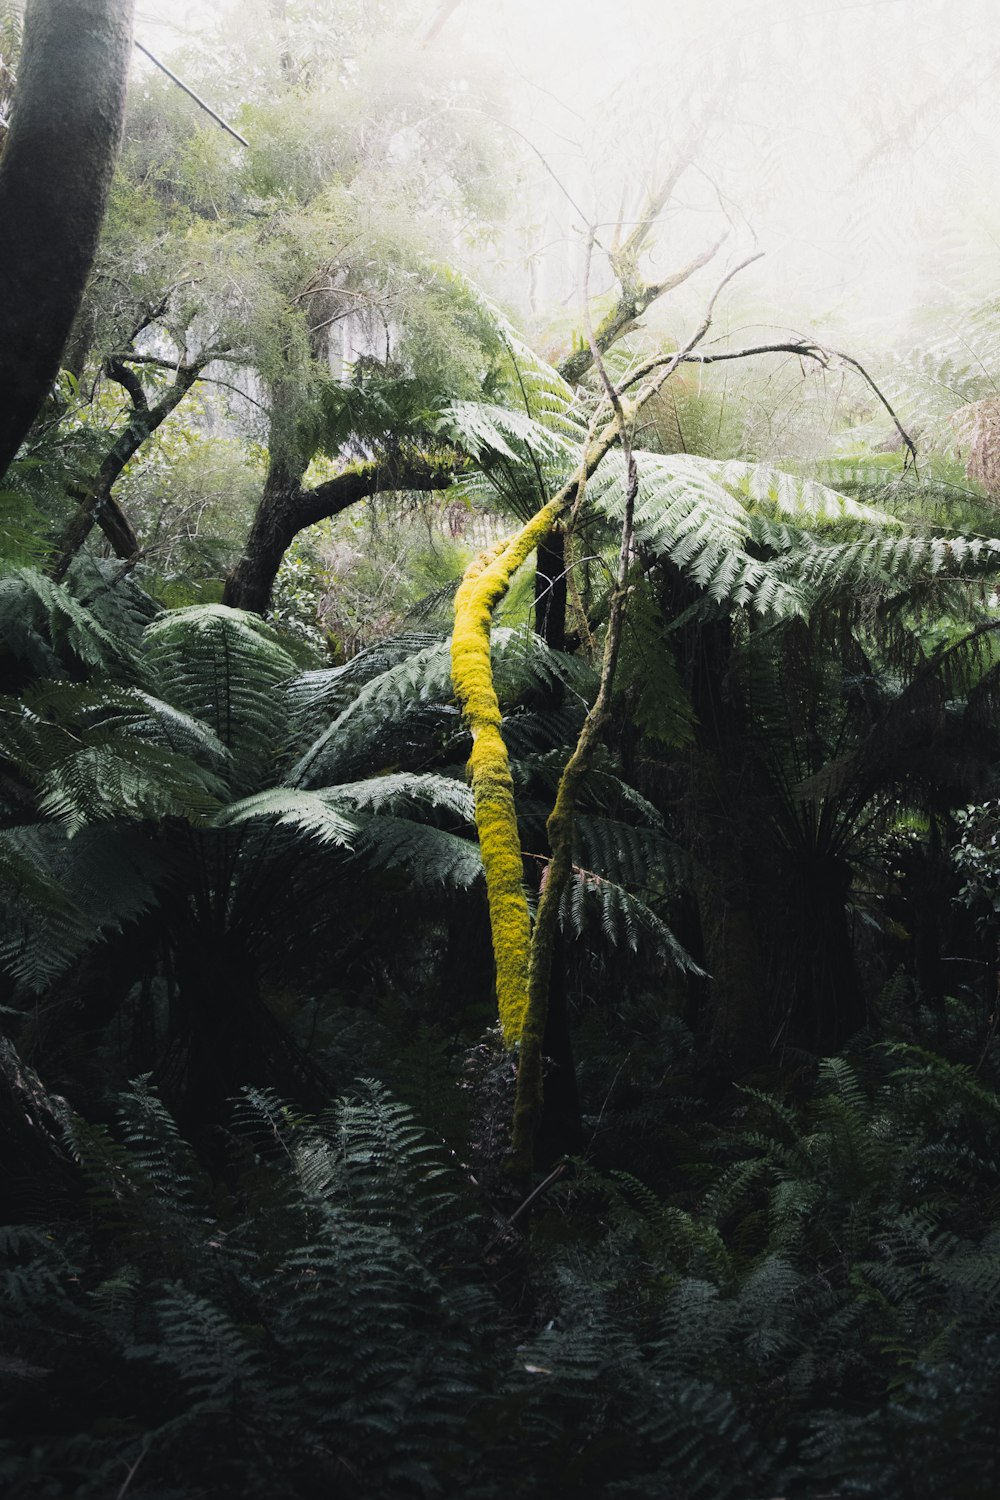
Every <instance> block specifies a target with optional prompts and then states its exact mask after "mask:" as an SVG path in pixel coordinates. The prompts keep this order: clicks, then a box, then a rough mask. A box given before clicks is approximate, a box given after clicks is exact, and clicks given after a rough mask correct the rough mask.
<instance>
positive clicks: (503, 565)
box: [451, 491, 567, 1047]
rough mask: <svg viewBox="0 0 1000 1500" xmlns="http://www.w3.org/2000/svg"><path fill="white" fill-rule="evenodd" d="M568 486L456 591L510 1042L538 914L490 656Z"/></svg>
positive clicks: (455, 664)
mask: <svg viewBox="0 0 1000 1500" xmlns="http://www.w3.org/2000/svg"><path fill="white" fill-rule="evenodd" d="M566 503H567V497H566V494H565V492H563V491H561V492H560V494H559V495H557V496H556V497H555V498H554V499H552V500H550V501H549V502H548V504H547V505H544V506H543V507H542V509H541V510H540V511H538V512H537V514H536V515H534V516H532V518H531V520H530V521H528V522H526V524H525V525H524V526H522V527H521V529H520V531H518V532H516V533H515V534H514V536H512V537H510V538H508V539H507V540H506V541H503V542H500V543H498V545H497V546H496V547H494V548H492V549H491V550H490V551H488V552H484V553H483V554H482V555H481V556H480V557H478V558H477V559H476V560H475V562H474V563H472V564H471V565H470V567H469V568H468V569H467V570H466V574H465V577H464V578H463V580H462V584H461V587H460V588H459V590H458V594H457V595H456V598H455V628H454V633H453V635H452V642H451V675H452V681H453V683H454V685H455V693H456V695H457V697H458V700H459V702H460V704H461V706H462V711H463V713H464V715H465V719H466V722H467V724H468V726H469V728H470V730H471V731H472V754H471V756H470V757H469V775H470V779H471V782H472V793H473V797H474V799H475V809H476V828H477V831H478V833H479V848H480V852H481V854H482V859H483V869H484V871H485V873H486V891H487V897H488V900H489V907H490V926H491V928H492V932H493V951H494V955H495V958H496V970H497V978H496V985H497V1005H498V1008H499V1011H500V1026H501V1030H502V1032H503V1038H504V1041H505V1043H506V1044H507V1046H508V1047H512V1046H514V1044H515V1043H516V1042H518V1041H519V1040H520V1038H521V1033H522V1031H523V1029H524V1021H525V1015H526V1012H527V1006H528V962H529V955H530V948H531V918H530V915H529V912H528V899H527V895H526V893H525V888H524V867H523V861H522V858H521V842H520V838H519V836H518V831H517V811H516V809H515V806H514V783H513V780H512V778H511V773H510V759H509V757H508V754H507V746H506V745H505V744H504V740H503V735H502V734H501V732H500V719H501V716H500V703H499V700H498V698H497V694H496V688H495V687H494V683H493V668H492V663H491V660H490V626H491V623H492V619H493V611H494V610H495V609H496V607H497V605H498V604H499V602H500V600H501V599H502V598H503V596H504V594H505V593H506V592H507V589H508V588H509V586H510V582H511V579H512V578H513V576H514V574H515V573H516V572H517V570H518V568H519V567H520V566H521V564H522V563H523V562H525V561H526V560H527V558H528V557H529V556H530V554H531V553H532V552H533V551H534V550H535V548H536V547H537V545H538V543H539V541H541V539H542V538H543V537H544V536H545V535H546V534H547V533H548V532H549V531H550V530H551V529H552V527H553V526H554V525H555V524H556V522H557V521H558V519H559V517H560V515H561V514H562V512H563V511H564V509H565V508H566Z"/></svg>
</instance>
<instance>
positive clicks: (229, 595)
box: [223, 453, 461, 615]
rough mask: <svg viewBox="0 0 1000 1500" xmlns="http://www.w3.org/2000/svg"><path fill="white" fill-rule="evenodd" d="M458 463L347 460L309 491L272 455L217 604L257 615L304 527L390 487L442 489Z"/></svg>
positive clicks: (416, 456)
mask: <svg viewBox="0 0 1000 1500" xmlns="http://www.w3.org/2000/svg"><path fill="white" fill-rule="evenodd" d="M460 467H461V461H460V460H456V458H455V457H454V456H452V455H446V456H444V457H441V458H438V457H432V456H428V455H426V454H422V453H413V454H408V455H405V456H404V455H400V456H398V457H396V458H393V459H388V458H380V459H368V460H366V461H365V462H363V463H356V464H352V465H351V466H350V467H349V468H347V469H345V470H344V471H343V473H341V474H336V475H334V477H333V479H328V480H326V481H325V482H324V483H323V484H318V485H316V487H315V488H314V489H303V488H302V487H301V483H300V479H301V475H300V474H297V473H296V472H295V470H294V469H293V468H290V467H289V465H288V464H287V463H286V462H284V461H283V460H282V459H280V458H274V459H273V460H272V462H271V465H270V467H269V469H268V473H267V478H266V480H265V481H264V493H263V495H262V496H261V501H260V504H259V506H258V507H257V514H256V515H255V516H254V520H253V525H252V526H251V527H250V534H249V536H248V537H247V540H246V545H245V547H244V549H243V556H242V557H241V558H240V560H239V562H238V563H237V564H236V566H235V568H234V569H233V571H232V572H231V573H230V575H229V577H228V578H227V579H226V588H225V592H224V594H223V603H224V604H228V605H231V606H232V608H233V609H247V610H251V611H252V612H253V613H255V614H259V615H262V614H264V613H265V611H266V610H267V608H268V606H269V605H270V603H271V591H272V589H273V588H274V580H275V578H276V577H277V575H278V569H279V568H280V567H281V559H282V558H283V557H284V555H285V553H286V551H287V550H288V548H289V546H290V545H291V543H292V541H293V540H294V539H295V537H296V536H298V534H299V532H300V531H304V530H305V529H306V527H307V526H315V525H316V523H317V522H318V521H324V520H326V519H327V518H328V517H330V516H336V515H339V513H340V512H341V511H342V510H347V508H348V507H349V506H351V505H356V504H357V503H358V501H359V500H366V499H368V498H369V496H371V495H377V494H380V493H383V492H385V491H392V490H444V489H447V488H448V486H449V485H450V484H452V483H453V482H454V479H455V475H456V472H457V471H458V470H459V468H460Z"/></svg>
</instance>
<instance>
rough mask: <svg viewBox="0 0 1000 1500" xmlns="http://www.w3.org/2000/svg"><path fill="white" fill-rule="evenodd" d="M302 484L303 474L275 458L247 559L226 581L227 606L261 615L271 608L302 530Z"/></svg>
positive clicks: (248, 541) (246, 548) (249, 540)
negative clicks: (276, 585)
mask: <svg viewBox="0 0 1000 1500" xmlns="http://www.w3.org/2000/svg"><path fill="white" fill-rule="evenodd" d="M301 480H302V475H301V473H294V472H290V471H289V469H288V467H287V465H285V464H284V463H282V462H281V461H280V460H277V459H273V458H272V460H271V462H270V464H269V465H268V470H267V476H266V478H265V480H264V492H263V494H262V495H261V499H260V504H259V505H258V507H257V514H256V515H255V516H254V518H253V524H252V526H251V527H250V531H249V534H248V536H247V539H246V544H245V546H244V548H243V556H242V557H241V558H240V560H239V562H238V563H237V564H236V566H235V568H234V569H233V571H232V572H231V573H230V575H229V577H228V578H227V579H226V587H225V592H224V593H223V596H222V602H223V603H224V604H229V605H231V606H232V607H233V608H234V609H248V610H252V611H253V613H255V614H258V615H262V614H264V612H265V610H266V609H267V608H268V606H269V605H270V603H271V591H272V590H273V588H274V580H275V578H277V576H278V569H279V568H280V567H281V559H282V558H283V557H284V555H285V553H286V552H287V550H288V548H289V547H290V546H291V544H292V542H293V541H294V539H295V537H296V535H297V534H298V532H299V531H301V530H302V524H303V523H301V522H300V521H299V520H298V516H299V513H300V511H301V509H302V507H301V503H300V497H301V496H302V494H303V490H302V485H301Z"/></svg>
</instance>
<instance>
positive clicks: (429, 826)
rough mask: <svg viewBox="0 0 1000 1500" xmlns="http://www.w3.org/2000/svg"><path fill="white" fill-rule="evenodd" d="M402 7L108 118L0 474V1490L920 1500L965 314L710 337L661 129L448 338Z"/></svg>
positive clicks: (959, 1372)
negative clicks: (98, 186) (892, 332)
mask: <svg viewBox="0 0 1000 1500" xmlns="http://www.w3.org/2000/svg"><path fill="white" fill-rule="evenodd" d="M454 9H455V7H454V6H453V5H450V4H445V5H443V6H439V7H429V8H428V7H423V6H421V5H419V4H416V3H414V4H413V5H392V4H382V3H376V0H365V3H362V0H357V3H347V0H340V3H329V4H326V3H322V4H321V3H319V0H317V3H315V4H313V5H311V6H304V7H297V6H295V5H292V4H289V5H287V6H286V5H283V4H281V3H274V0H266V3H265V0H261V3H260V4H259V5H256V4H253V3H250V0H248V3H247V4H246V5H244V6H241V7H240V14H239V15H238V16H237V17H235V18H234V19H233V21H232V23H231V25H230V26H229V28H228V30H227V29H226V28H222V29H220V30H219V32H218V34H217V35H216V36H215V38H214V41H213V45H212V47H211V49H207V48H206V49H202V50H196V49H195V50H192V51H191V52H189V53H188V54H187V55H186V56H184V57H183V58H182V60H181V61H182V64H183V67H184V70H185V77H186V78H188V79H190V81H191V83H192V84H193V85H194V86H196V87H197V88H198V89H199V90H200V91H201V92H202V93H204V94H205V95H206V97H209V98H210V99H211V100H212V102H213V104H214V106H215V107H216V108H217V109H218V110H219V111H221V112H222V113H223V114H224V115H225V116H226V118H227V119H228V120H229V121H231V122H232V126H233V128H237V129H238V131H239V133H240V135H241V136H242V137H245V142H244V143H243V144H240V143H239V142H238V141H234V139H233V137H232V135H231V134H228V135H227V133H226V132H225V130H223V129H222V128H221V127H220V126H218V125H217V124H216V123H215V122H213V121H210V120H207V119H206V118H205V117H204V116H201V115H199V113H198V112H197V109H196V108H195V106H194V105H193V104H192V101H191V100H190V99H189V98H188V97H187V96H185V95H184V94H182V93H180V92H179V91H178V90H177V89H176V87H175V86H174V85H173V84H172V83H171V82H170V81H169V80H167V79H165V78H157V77H154V76H153V75H152V74H151V73H144V74H141V75H139V81H138V82H136V79H135V78H134V79H133V85H132V93H131V98H130V104H129V113H128V117H127V120H126V127H125V139H124V144H123V147H122V152H121V156H120V160H119V163H118V170H117V176H116V179H115V182H114V184H113V187H112V190H111V198H110V205H109V208H108V212H107V216H106V218H105V221H104V226H103V237H102V239H101V243H100V246H99V247H98V251H97V256H96V260H95V263H94V267H93V270H92V272H91V275H90V279H89V282H88V286H87V290H86V294H85V295H84V298H83V301H82V304H81V306H80V308H79V311H78V313H77V316H76V321H75V325H74V329H73V332H72V335H71V337H70V339H69V342H68V344H67V345H66V347H65V349H64V352H63V357H62V370H61V374H60V376H59V380H58V383H57V384H56V385H55V386H54V387H52V388H51V389H49V390H48V392H47V394H46V397H45V400H44V404H43V405H42V407H41V409H40V410H39V411H38V412H37V415H36V419H35V421H34V424H33V426H32V427H31V430H30V432H29V433H28V435H27V438H26V440H25V441H24V443H23V444H22V445H21V447H20V449H19V450H18V453H17V456H16V457H15V458H14V460H13V462H12V463H11V464H10V466H9V467H8V468H7V470H6V473H5V475H3V476H0V485H2V493H0V506H2V508H0V552H2V573H0V643H2V644H0V884H2V888H3V914H2V918H0V1329H2V1341H0V1410H2V1412H3V1423H2V1428H0V1479H2V1482H3V1485H4V1492H5V1494H8V1495H10V1496H11V1497H12V1500H15V1497H16V1500H21V1497H29V1496H30V1497H35V1496H39V1497H42V1496H47V1497H59V1496H67V1497H68V1496H84V1497H86V1496H92V1497H95V1500H97V1497H105V1496H118V1497H121V1496H125V1495H129V1496H131V1497H132V1500H170V1497H176V1500H189V1497H198V1496H205V1497H216V1496H218V1497H233V1500H235V1497H241V1500H242V1497H254V1496H260V1497H262V1500H263V1497H265V1496H266V1497H273V1496H289V1497H302V1500H306V1497H313V1496H320V1495H323V1496H328V1495H335V1496H344V1497H355V1496H356V1497H376V1496H378V1497H386V1500H390V1497H399V1500H404V1497H421V1496H434V1495H445V1496H448V1495H462V1496H465V1497H470V1500H491V1497H494V1496H496V1497H500V1496H507V1495H511V1494H514V1495H518V1496H520V1495H523V1496H538V1497H550V1496H562V1497H567V1500H568V1497H580V1500H582V1497H584V1496H590V1495H595V1494H596V1495H607V1496H609V1497H612V1496H619V1497H623V1500H624V1497H645V1496H649V1497H654V1496H655V1497H657V1500H659V1497H675V1496H676V1497H677V1500H681V1497H684V1500H727V1497H732V1500H767V1497H776V1496H779V1495H780V1496H787V1497H789V1500H792V1497H795V1500H819V1497H820V1496H827V1497H839V1496H843V1497H847V1496H871V1497H878V1500H922V1497H927V1500H936V1497H944V1496H948V1497H955V1500H957V1497H980V1500H987V1497H991V1496H995V1495H996V1494H997V1493H1000V1400H998V1398H1000V1336H998V1334H997V1332H996V1328H995V1323H996V1316H997V1308H998V1306H1000V1092H998V1090H1000V1040H998V1028H997V1021H998V1015H1000V1010H998V1004H1000V999H998V996H1000V854H998V839H1000V771H998V767H1000V720H998V712H1000V703H998V695H1000V654H998V648H997V644H996V636H997V632H998V629H1000V614H998V604H997V589H998V582H997V580H998V578H1000V538H998V537H996V536H995V535H994V533H995V532H997V531H1000V527H998V526H997V524H996V496H997V494H998V493H1000V424H998V421H997V410H998V408H997V403H996V398H995V396H994V395H993V394H992V390H993V380H994V376H993V371H994V369H995V366H996V358H995V356H996V352H997V340H996V312H995V305H994V304H992V303H990V302H985V303H982V302H980V303H978V304H976V305H970V306H968V307H966V309H965V311H964V313H963V318H964V322H961V324H960V326H958V327H957V329H956V331H954V332H953V333H952V334H949V335H948V337H947V338H941V339H938V340H937V341H936V342H934V341H931V340H929V339H928V341H927V342H926V343H925V344H924V345H919V344H917V343H914V342H911V343H909V344H908V345H907V346H906V347H903V348H890V347H886V348H884V349H881V350H880V351H878V352H877V355H876V359H875V361H874V362H872V361H870V360H868V359H866V360H865V361H859V360H857V359H855V357H854V356H853V354H852V353H851V351H850V350H845V351H844V352H842V353H838V352H836V351H834V350H832V349H830V348H829V347H827V345H826V344H825V343H824V342H823V341H821V340H819V339H814V338H812V337H811V336H799V335H795V336H791V335H785V336H783V337H780V338H779V337H775V338H774V339H772V340H771V341H770V342H768V340H767V339H766V338H761V339H759V340H758V339H755V340H754V341H753V342H740V340H739V339H737V338H734V337H732V336H731V335H729V334H728V333H727V334H726V335H725V336H724V337H721V338H716V337H715V332H716V329H715V325H714V324H713V321H712V320H713V319H715V318H717V317H718V316H719V314H720V310H721V308H722V307H723V305H724V304H725V301H726V299H727V298H728V297H730V296H733V295H738V294H739V293H738V289H739V286H740V281H739V277H740V275H741V273H742V271H743V269H745V268H746V266H747V265H748V264H749V263H750V260H751V259H752V256H751V255H750V254H748V253H743V252H742V251H741V250H740V249H739V248H738V247H737V246H736V244H735V242H734V243H733V244H732V245H730V244H729V243H726V245H725V246H723V244H722V241H721V240H720V241H719V242H715V241H713V240H712V236H711V234H709V235H708V236H707V237H706V244H705V247H704V248H703V249H702V250H700V251H699V252H698V253H697V254H696V255H695V256H694V258H693V259H692V260H691V261H690V262H689V263H688V264H687V265H686V266H685V267H684V269H683V270H682V271H679V272H678V273H677V274H676V275H675V276H670V275H666V276H664V275H659V276H658V277H657V278H656V279H654V278H653V273H652V271H651V269H650V264H651V263H650V261H649V259H648V257H649V252H650V249H651V247H653V246H654V245H655V243H656V234H657V228H658V225H659V223H660V220H661V216H662V215H663V213H664V211H665V210H666V209H667V208H670V209H671V212H677V213H681V212H682V211H683V210H682V209H681V208H679V207H678V206H677V200H676V198H675V196H674V195H675V191H676V188H677V184H678V181H679V180H680V178H681V177H682V175H683V172H684V171H685V170H686V168H687V166H688V165H689V163H690V162H691V161H692V160H695V159H696V158H697V153H698V151H699V149H700V148H701V146H702V145H703V142H704V139H705V135H706V132H707V130H708V128H709V127H708V126H707V125H699V126H697V127H696V128H695V129H693V130H690V131H689V132H688V133H687V135H686V136H685V137H684V138H683V139H682V138H681V137H680V136H678V139H677V140H676V141H675V142H674V155H673V157H672V159H671V164H670V167H669V169H668V170H665V171H664V172H663V173H661V174H660V176H659V177H658V178H657V180H656V182H655V183H654V186H653V187H652V189H650V190H648V192H646V193H645V195H644V196H643V199H642V202H641V203H640V205H639V207H638V209H637V210H636V212H635V213H634V214H633V215H632V216H631V217H630V216H629V214H628V213H626V211H625V209H624V208H623V209H622V210H621V212H620V214H619V223H618V229H617V231H616V233H615V236H614V240H613V242H611V241H608V243H607V244H604V243H603V242H602V241H601V240H600V238H599V236H598V233H597V230H596V229H595V230H593V231H590V232H589V233H584V234H583V237H582V242H581V246H580V249H581V259H582V264H583V267H584V271H583V275H582V276H581V277H580V278H579V279H580V281H581V283H582V285H581V294H582V295H581V299H580V300H579V326H578V327H576V328H573V329H567V328H566V326H565V318H564V317H562V318H560V317H557V316H555V315H554V314H553V313H552V310H551V309H545V310H543V311H544V313H545V314H546V315H547V317H548V321H547V322H546V321H544V320H543V316H542V315H541V314H539V315H537V316H536V317H535V318H534V319H532V318H531V317H529V316H528V315H527V313H526V310H525V309H524V308H523V307H521V308H520V309H517V310H516V309H514V308H512V307H508V306H506V305H504V304H505V300H510V301H513V300H514V299H512V298H508V294H509V290H510V280H511V274H510V272H511V267H510V262H511V260H514V259H516V256H514V255H513V254H512V252H511V251H510V243H511V239H512V236H514V237H516V233H518V232H521V230H523V229H524V227H525V219H524V216H525V215H529V216H530V210H531V207H532V205H531V202H530V199H531V193H532V191H534V188H533V187H532V184H533V183H534V182H535V179H534V178H533V177H532V175H531V171H530V170H529V166H528V164H527V160H525V161H520V162H514V163H513V165H512V162H511V159H509V156H508V153H509V152H510V151H511V149H512V148H511V145H510V139H511V137H510V134H509V133H508V134H506V135H504V134H502V129H503V126H504V120H505V118H506V117H505V114H504V112H505V110H507V109H508V108H509V101H508V100H507V99H506V98H505V96H504V93H503V90H502V88H501V87H500V84H499V82H498V81H497V79H496V78H493V77H491V76H487V75H486V74H484V72H483V70H482V69H481V68H478V67H476V66H474V65H472V64H471V63H466V62H465V61H463V59H462V58H461V57H459V56H457V55H451V54H449V55H448V56H444V55H442V54H441V52H440V50H439V48H438V38H439V35H440V31H441V28H442V26H443V25H444V24H445V23H446V22H447V20H448V17H449V15H450V13H451V12H452V11H453V10H454ZM255 20H256V21H258V22H260V23H261V24H260V25H259V26H256V25H255V24H254V21H255ZM20 40H21V30H20V14H19V9H18V8H17V7H12V6H4V5H3V4H2V3H0V186H2V172H3V162H4V150H3V145H2V142H3V140H4V132H5V131H6V128H7V126H6V122H7V119H8V115H10V117H11V118H12V119H13V120H14V121H15V123H16V119H17V107H18V86H17V84H16V83H15V82H14V80H15V78H16V76H17V67H16V62H17V56H18V47H19V45H20ZM417 53H418V54H419V58H420V66H419V67H415V66H414V64H413V59H414V56H415V55H416V54H417ZM178 65H179V66H181V63H179V64H178ZM25 76H30V73H29V74H26V75H25ZM507 123H508V124H509V123H510V120H509V119H507ZM12 128H13V127H12ZM515 178H516V180H515ZM519 192H520V194H521V198H522V201H521V202H520V203H518V202H517V201H516V200H517V199H518V194H519ZM526 204H527V207H526V206H525V205H526ZM519 213H520V214H521V215H522V218H521V220H518V217H517V216H518V214H519ZM511 225H514V226H515V228H514V229H512V228H511ZM518 226H520V227H518ZM606 238H607V237H606ZM602 254H603V257H604V258H603V261H601V264H602V265H603V266H604V268H605V270H606V271H607V272H608V274H609V275H610V276H611V284H610V286H609V287H608V288H606V289H605V290H604V291H603V292H597V291H595V292H594V294H593V296H591V288H590V272H591V269H592V267H593V265H594V264H595V263H596V261H597V260H598V259H600V256H601V255H602ZM703 272H704V273H705V276H706V277H707V279H704V278H703V279H702V280H698V279H697V278H698V276H699V275H701V273H703ZM602 274H603V273H602ZM594 275H595V277H596V276H597V272H596V271H595V272H594ZM692 278H694V285H695V286H696V287H697V288H700V290H697V291H695V292H693V293H692V292H691V288H689V287H688V286H687V284H688V282H689V281H691V280H692ZM678 290H681V291H683V292H684V294H685V295H689V294H690V301H689V302H688V303H686V304H684V311H683V314H681V313H680V312H676V311H672V310H671V309H672V307H673V304H672V303H671V302H670V300H669V299H670V295H671V294H672V293H673V292H675V291H678ZM658 318H659V319H660V321H659V322H658V321H657V319H658ZM710 325H711V326H712V339H711V341H710V340H709V339H708V338H707V335H708V332H709V327H710ZM2 357H3V351H2V350H0V360H2ZM807 366H811V367H813V368H816V369H819V370H821V371H822V372H824V373H830V372H833V371H837V372H838V378H839V376H840V375H842V376H843V380H844V386H845V387H846V388H847V389H849V392H850V394H849V395H848V396H846V397H845V396H844V395H843V389H844V387H841V389H840V390H838V389H836V383H835V382H833V381H832V380H831V381H830V382H829V383H828V384H827V383H822V384H821V383H820V382H815V381H814V382H809V381H808V378H807V376H806V375H805V373H804V371H805V368H806V367H807ZM789 367H791V369H792V370H793V371H794V374H795V379H794V395H793V396H788V394H787V392H788V391H789V390H791V389H792V388H791V387H787V386H786V385H784V384H782V382H784V381H787V379H788V370H789ZM779 374H780V375H781V380H780V381H779V379H778V376H779ZM779 385H781V389H782V392H783V394H780V395H776V394H775V393H776V390H777V388H778V386H779Z"/></svg>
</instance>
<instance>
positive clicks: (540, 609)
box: [535, 526, 566, 651]
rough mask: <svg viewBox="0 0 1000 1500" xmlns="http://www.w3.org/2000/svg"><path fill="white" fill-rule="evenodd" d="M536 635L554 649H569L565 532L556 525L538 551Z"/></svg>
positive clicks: (536, 568) (540, 543)
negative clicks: (567, 640)
mask: <svg viewBox="0 0 1000 1500" xmlns="http://www.w3.org/2000/svg"><path fill="white" fill-rule="evenodd" d="M535 634H536V635H540V636H541V638H542V640H543V641H544V642H545V644H546V645H547V646H550V647H551V648H552V650H553V651H565V649H566V533H565V531H564V530H563V528H562V527H561V526H554V527H553V528H552V530H551V531H550V532H549V534H548V536H546V537H543V538H542V540H541V541H540V542H539V544H538V551H537V552H536V554H535Z"/></svg>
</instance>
